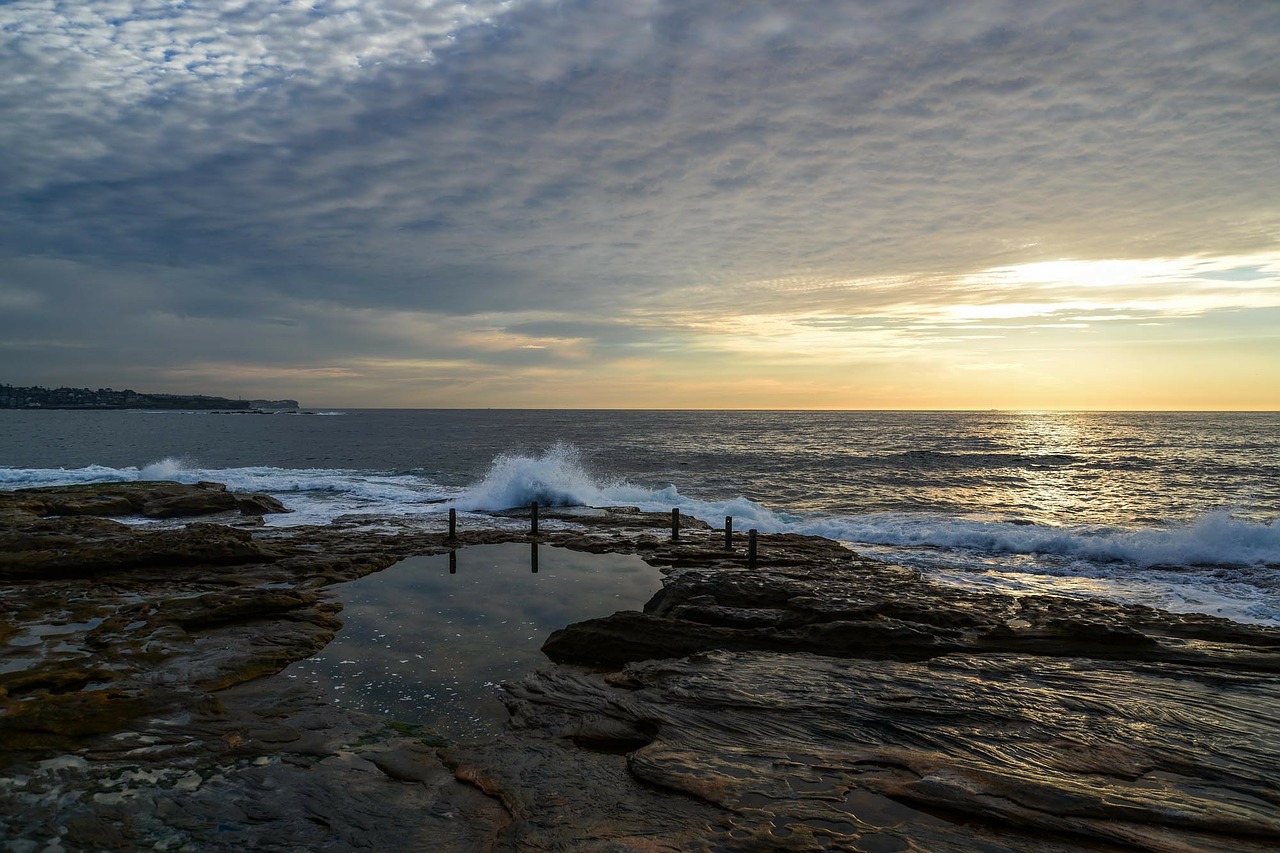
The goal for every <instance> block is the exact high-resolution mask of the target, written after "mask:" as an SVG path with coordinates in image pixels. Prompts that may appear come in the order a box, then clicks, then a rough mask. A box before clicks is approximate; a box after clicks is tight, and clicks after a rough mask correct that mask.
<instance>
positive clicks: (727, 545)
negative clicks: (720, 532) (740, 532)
mask: <svg viewBox="0 0 1280 853" xmlns="http://www.w3.org/2000/svg"><path fill="white" fill-rule="evenodd" d="M724 549H725V550H726V551H732V550H733V516H732V515H726V516H725V517H724Z"/></svg>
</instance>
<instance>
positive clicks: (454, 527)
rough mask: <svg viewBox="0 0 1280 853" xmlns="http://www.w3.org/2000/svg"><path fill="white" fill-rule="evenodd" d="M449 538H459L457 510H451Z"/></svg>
mask: <svg viewBox="0 0 1280 853" xmlns="http://www.w3.org/2000/svg"><path fill="white" fill-rule="evenodd" d="M449 538H450V539H457V538H458V511H457V510H456V509H450V510H449Z"/></svg>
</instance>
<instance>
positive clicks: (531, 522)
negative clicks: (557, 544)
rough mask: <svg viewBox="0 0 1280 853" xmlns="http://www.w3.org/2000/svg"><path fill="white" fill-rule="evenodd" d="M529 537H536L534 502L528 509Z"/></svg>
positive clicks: (536, 511) (536, 514)
mask: <svg viewBox="0 0 1280 853" xmlns="http://www.w3.org/2000/svg"><path fill="white" fill-rule="evenodd" d="M529 535H530V536H537V535H538V502H537V501H534V502H533V506H532V507H530V508H529Z"/></svg>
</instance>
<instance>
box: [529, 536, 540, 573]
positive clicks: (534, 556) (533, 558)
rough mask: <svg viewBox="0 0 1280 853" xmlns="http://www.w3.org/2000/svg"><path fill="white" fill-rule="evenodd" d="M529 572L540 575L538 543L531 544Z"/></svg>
mask: <svg viewBox="0 0 1280 853" xmlns="http://www.w3.org/2000/svg"><path fill="white" fill-rule="evenodd" d="M529 571H530V572H532V573H533V574H535V575H536V574H537V573H538V543H537V542H531V543H530V544H529Z"/></svg>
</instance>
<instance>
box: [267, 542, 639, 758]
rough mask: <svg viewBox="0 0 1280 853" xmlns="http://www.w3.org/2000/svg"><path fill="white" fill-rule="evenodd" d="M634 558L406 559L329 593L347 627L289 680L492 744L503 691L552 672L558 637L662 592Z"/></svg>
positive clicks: (339, 700)
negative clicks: (550, 640)
mask: <svg viewBox="0 0 1280 853" xmlns="http://www.w3.org/2000/svg"><path fill="white" fill-rule="evenodd" d="M661 581H662V575H661V573H660V572H659V571H658V570H657V569H655V568H654V567H652V566H650V565H649V564H647V563H645V562H644V561H643V560H641V559H640V558H639V557H636V556H632V555H626V554H584V553H579V552H577V551H571V550H568V549H566V548H554V547H549V546H545V545H543V546H539V545H536V544H521V543H506V544H502V545H476V546H472V547H470V548H464V549H461V550H459V551H455V552H453V553H452V554H440V555H438V556H433V557H411V558H409V559H407V560H403V561H401V562H399V563H397V564H395V565H394V566H391V567H389V568H387V569H384V570H383V571H381V572H375V573H374V574H371V575H367V576H366V577H363V578H361V579H359V580H356V581H352V582H350V583H346V584H341V585H339V586H337V587H335V588H334V589H335V591H336V592H337V593H338V595H339V598H340V600H341V601H342V603H343V611H342V619H343V621H344V622H345V623H346V624H345V626H344V627H343V629H342V630H341V631H339V632H338V635H337V636H336V637H335V638H334V640H333V642H331V643H329V645H328V646H326V647H325V648H324V649H322V650H321V651H320V653H319V654H317V655H315V656H314V657H311V658H308V659H307V660H303V661H299V662H297V663H295V664H293V665H292V666H290V667H289V668H288V669H286V670H285V672H284V675H285V677H288V678H299V679H306V680H308V681H311V682H312V683H315V684H317V685H318V686H319V687H320V688H321V689H322V690H324V691H325V692H326V693H327V694H329V696H330V697H331V698H332V701H333V702H335V703H336V704H340V705H343V706H346V707H350V708H355V709H357V710H361V711H367V712H369V713H374V714H380V715H383V716H387V717H390V718H392V719H394V720H397V721H399V722H405V723H414V724H421V725H426V726H429V727H431V728H433V729H435V730H437V731H439V732H440V733H441V734H443V735H445V736H447V737H451V738H454V739H463V738H471V737H482V736H484V735H486V734H490V733H493V732H495V731H496V730H497V729H498V728H499V727H500V726H501V724H502V721H504V720H505V719H506V717H507V712H506V709H505V708H504V707H503V705H502V703H501V702H500V701H499V700H498V698H497V695H498V691H499V685H500V684H501V682H503V681H504V680H510V679H514V678H518V677H520V676H521V675H523V674H525V673H526V672H529V671H530V670H533V669H536V668H537V667H538V666H541V665H542V664H545V663H547V659H546V657H545V656H544V655H543V654H542V651H541V648H542V643H543V642H544V641H545V640H546V638H547V636H548V635H550V634H551V632H552V631H555V630H557V629H559V628H563V627H564V626H566V625H568V624H570V623H572V622H580V621H582V620H584V619H592V618H595V617H599V616H608V615H609V614H611V613H614V612H616V611H619V610H639V609H640V608H641V607H643V605H644V603H645V602H646V601H648V600H649V598H651V597H652V596H653V594H654V593H656V592H657V591H658V590H659V589H661V587H662V582H661Z"/></svg>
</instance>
